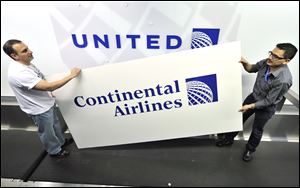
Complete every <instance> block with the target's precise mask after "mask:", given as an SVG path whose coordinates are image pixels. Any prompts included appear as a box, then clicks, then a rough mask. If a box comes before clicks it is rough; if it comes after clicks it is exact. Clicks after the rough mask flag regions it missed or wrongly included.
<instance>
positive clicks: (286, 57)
mask: <svg viewBox="0 0 300 188" xmlns="http://www.w3.org/2000/svg"><path fill="white" fill-rule="evenodd" d="M297 51H298V49H297V48H296V47H295V46H294V45H292V44H291V43H279V44H277V45H276V47H275V48H274V49H273V50H272V51H270V52H269V58H268V62H267V64H268V65H269V66H271V67H278V66H281V65H283V64H287V63H288V62H289V61H291V60H292V59H293V58H294V57H295V55H296V53H297Z"/></svg>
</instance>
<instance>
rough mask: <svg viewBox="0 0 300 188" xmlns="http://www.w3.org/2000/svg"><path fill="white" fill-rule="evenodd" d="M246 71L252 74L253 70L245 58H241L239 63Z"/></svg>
mask: <svg viewBox="0 0 300 188" xmlns="http://www.w3.org/2000/svg"><path fill="white" fill-rule="evenodd" d="M239 63H241V64H242V65H243V67H244V69H245V71H247V72H250V71H251V69H252V65H251V64H250V63H249V62H248V61H247V60H246V59H245V58H243V57H241V60H240V61H239Z"/></svg>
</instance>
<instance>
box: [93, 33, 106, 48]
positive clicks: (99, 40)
mask: <svg viewBox="0 0 300 188" xmlns="http://www.w3.org/2000/svg"><path fill="white" fill-rule="evenodd" d="M93 39H94V44H95V48H99V45H98V42H100V43H101V44H102V45H103V46H104V47H105V48H109V41H108V36H107V35H104V40H102V39H101V38H100V37H99V36H98V35H95V34H94V35H93Z"/></svg>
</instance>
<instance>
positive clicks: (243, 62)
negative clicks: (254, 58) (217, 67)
mask: <svg viewBox="0 0 300 188" xmlns="http://www.w3.org/2000/svg"><path fill="white" fill-rule="evenodd" d="M239 63H241V64H248V61H247V60H246V59H245V58H243V57H241V60H240V61H239Z"/></svg>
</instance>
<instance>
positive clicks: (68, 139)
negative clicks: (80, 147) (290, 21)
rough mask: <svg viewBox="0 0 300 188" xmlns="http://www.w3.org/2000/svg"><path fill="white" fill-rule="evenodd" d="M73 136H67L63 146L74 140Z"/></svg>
mask: <svg viewBox="0 0 300 188" xmlns="http://www.w3.org/2000/svg"><path fill="white" fill-rule="evenodd" d="M73 141H74V140H73V138H72V137H71V138H65V143H64V144H63V145H62V146H61V147H66V146H67V145H69V144H71V143H72V142H73Z"/></svg>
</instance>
